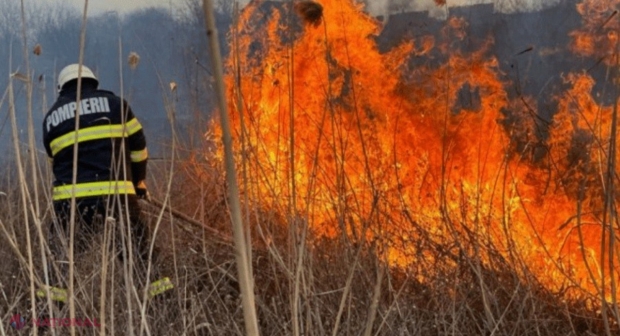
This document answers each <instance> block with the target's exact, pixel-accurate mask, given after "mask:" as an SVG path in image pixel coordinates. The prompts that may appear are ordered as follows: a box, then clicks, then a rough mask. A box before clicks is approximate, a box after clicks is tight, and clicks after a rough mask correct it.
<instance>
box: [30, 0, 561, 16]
mask: <svg viewBox="0 0 620 336" xmlns="http://www.w3.org/2000/svg"><path fill="white" fill-rule="evenodd" d="M37 1H42V2H48V3H54V2H60V1H62V2H64V3H69V4H73V5H75V6H76V8H79V9H80V10H82V9H83V6H84V0H37ZM183 1H184V0H90V1H89V2H88V3H89V5H88V6H89V12H91V13H92V14H93V15H96V14H100V13H104V12H108V11H118V12H119V13H121V14H125V13H128V12H131V11H133V10H136V9H141V8H147V7H153V6H156V7H164V8H170V7H171V6H174V5H175V4H179V3H183ZM227 1H233V0H227ZM248 1H249V0H241V1H240V3H241V4H246V3H247V2H248ZM287 1H288V0H287ZM367 1H368V6H367V8H368V10H369V11H370V12H371V13H372V14H374V15H385V14H387V13H389V12H390V11H394V10H395V8H398V9H397V10H398V11H401V10H406V11H428V12H429V13H430V15H431V16H437V17H441V16H444V15H445V13H446V9H445V7H444V8H440V7H437V6H436V5H435V1H434V0H367ZM559 1H560V0H446V2H447V4H448V6H450V7H459V6H467V5H472V4H480V3H495V9H496V10H497V11H499V12H515V11H534V10H540V9H541V8H544V7H548V6H552V5H555V4H557V3H558V2H559ZM318 2H320V0H319V1H318Z"/></svg>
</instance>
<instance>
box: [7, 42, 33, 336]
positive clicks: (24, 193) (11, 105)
mask: <svg viewBox="0 0 620 336" xmlns="http://www.w3.org/2000/svg"><path fill="white" fill-rule="evenodd" d="M11 49H12V48H11ZM11 67H12V57H10V58H9V73H12V69H11ZM13 77H14V75H11V77H10V78H9V114H10V116H11V128H12V130H13V132H12V133H13V148H14V150H15V161H16V164H17V173H18V178H19V185H20V196H21V201H22V207H23V219H24V226H25V228H26V246H27V255H28V277H29V280H30V309H31V311H32V314H36V312H37V306H36V297H35V291H36V289H35V274H34V262H33V257H32V240H31V238H30V220H29V216H28V199H27V198H28V189H27V184H26V176H25V170H24V167H23V165H22V158H21V152H20V148H19V130H18V129H17V117H16V115H15V97H14V93H13ZM35 335H36V331H35Z"/></svg>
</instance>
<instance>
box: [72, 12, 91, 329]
mask: <svg viewBox="0 0 620 336" xmlns="http://www.w3.org/2000/svg"><path fill="white" fill-rule="evenodd" d="M87 13H88V0H84V12H83V14H82V27H81V28H80V52H79V57H78V64H79V67H78V86H77V95H76V105H77V111H76V112H75V138H74V139H73V141H74V145H73V168H72V169H73V177H72V178H71V183H72V188H71V215H70V219H69V288H68V297H69V318H70V319H71V320H74V319H75V284H74V279H73V277H74V274H75V265H74V261H75V260H74V255H73V253H74V243H75V237H74V236H75V220H76V214H75V208H76V199H75V188H76V184H77V162H78V146H79V143H78V130H79V129H80V114H81V113H80V109H81V104H79V102H80V97H81V94H82V66H83V64H84V47H85V45H86V18H87V16H86V15H87ZM70 330H71V336H75V333H76V329H75V325H74V324H73V323H72V324H71V327H70Z"/></svg>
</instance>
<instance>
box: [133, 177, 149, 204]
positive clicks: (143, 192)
mask: <svg viewBox="0 0 620 336" xmlns="http://www.w3.org/2000/svg"><path fill="white" fill-rule="evenodd" d="M136 195H137V196H138V197H139V198H141V199H143V200H146V201H148V200H149V199H150V195H149V191H148V190H147V189H146V183H145V182H144V180H142V181H140V182H138V185H137V186H136Z"/></svg>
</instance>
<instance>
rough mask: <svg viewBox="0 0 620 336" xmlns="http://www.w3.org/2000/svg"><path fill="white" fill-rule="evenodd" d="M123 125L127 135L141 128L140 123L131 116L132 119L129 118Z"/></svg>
mask: <svg viewBox="0 0 620 336" xmlns="http://www.w3.org/2000/svg"><path fill="white" fill-rule="evenodd" d="M125 127H127V134H128V135H134V134H136V133H137V132H138V131H139V130H141V129H142V125H141V124H140V122H139V121H138V119H136V118H133V119H131V120H129V121H128V122H127V124H126V125H125Z"/></svg>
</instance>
